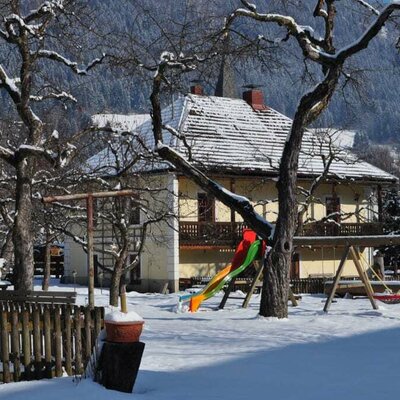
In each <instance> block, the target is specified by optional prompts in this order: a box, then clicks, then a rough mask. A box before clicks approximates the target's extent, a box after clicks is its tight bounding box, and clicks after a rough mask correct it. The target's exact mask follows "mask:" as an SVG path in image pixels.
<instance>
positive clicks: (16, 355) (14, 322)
mask: <svg viewBox="0 0 400 400" xmlns="http://www.w3.org/2000/svg"><path fill="white" fill-rule="evenodd" d="M10 312H11V353H12V359H11V361H12V363H13V364H14V382H18V381H19V380H20V374H21V368H20V348H19V327H18V308H17V307H16V306H15V305H14V304H11V307H10Z"/></svg>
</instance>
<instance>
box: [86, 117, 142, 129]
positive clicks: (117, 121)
mask: <svg viewBox="0 0 400 400" xmlns="http://www.w3.org/2000/svg"><path fill="white" fill-rule="evenodd" d="M149 118H150V115H149V114H127V115H126V114H107V113H104V114H95V115H92V121H93V124H94V125H96V126H99V127H105V126H107V125H110V126H112V127H113V128H116V129H121V130H127V131H129V130H130V131H132V130H134V129H136V128H137V127H138V126H140V125H142V124H143V123H144V122H145V121H146V120H148V119H149Z"/></svg>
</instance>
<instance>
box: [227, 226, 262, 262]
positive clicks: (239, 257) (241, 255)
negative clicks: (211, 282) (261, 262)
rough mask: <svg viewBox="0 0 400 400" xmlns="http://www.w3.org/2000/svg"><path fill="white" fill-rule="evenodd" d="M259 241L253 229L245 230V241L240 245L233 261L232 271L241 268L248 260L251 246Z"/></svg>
mask: <svg viewBox="0 0 400 400" xmlns="http://www.w3.org/2000/svg"><path fill="white" fill-rule="evenodd" d="M256 240H257V234H256V233H255V232H254V231H252V230H251V229H244V230H243V240H242V241H241V242H240V243H239V245H238V247H237V249H236V252H235V255H234V256H233V260H232V270H235V269H236V268H239V267H240V266H241V265H242V264H243V261H244V259H245V258H246V254H247V251H248V250H249V247H250V245H251V244H252V243H253V242H255V241H256Z"/></svg>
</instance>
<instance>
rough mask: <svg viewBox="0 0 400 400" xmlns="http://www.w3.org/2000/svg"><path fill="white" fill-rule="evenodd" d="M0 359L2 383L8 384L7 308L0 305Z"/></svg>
mask: <svg viewBox="0 0 400 400" xmlns="http://www.w3.org/2000/svg"><path fill="white" fill-rule="evenodd" d="M0 312H1V353H2V354H1V358H2V361H3V382H4V383H8V382H10V353H9V351H10V350H9V338H8V320H7V319H8V318H7V317H8V310H7V306H6V305H4V304H1V306H0Z"/></svg>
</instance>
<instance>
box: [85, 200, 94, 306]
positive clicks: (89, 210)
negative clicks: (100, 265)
mask: <svg viewBox="0 0 400 400" xmlns="http://www.w3.org/2000/svg"><path fill="white" fill-rule="evenodd" d="M86 206H87V218H88V222H87V249H88V252H87V259H88V261H87V262H88V291H89V307H91V308H93V307H94V260H93V229H94V227H93V196H92V195H91V194H89V195H88V196H87V198H86Z"/></svg>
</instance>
